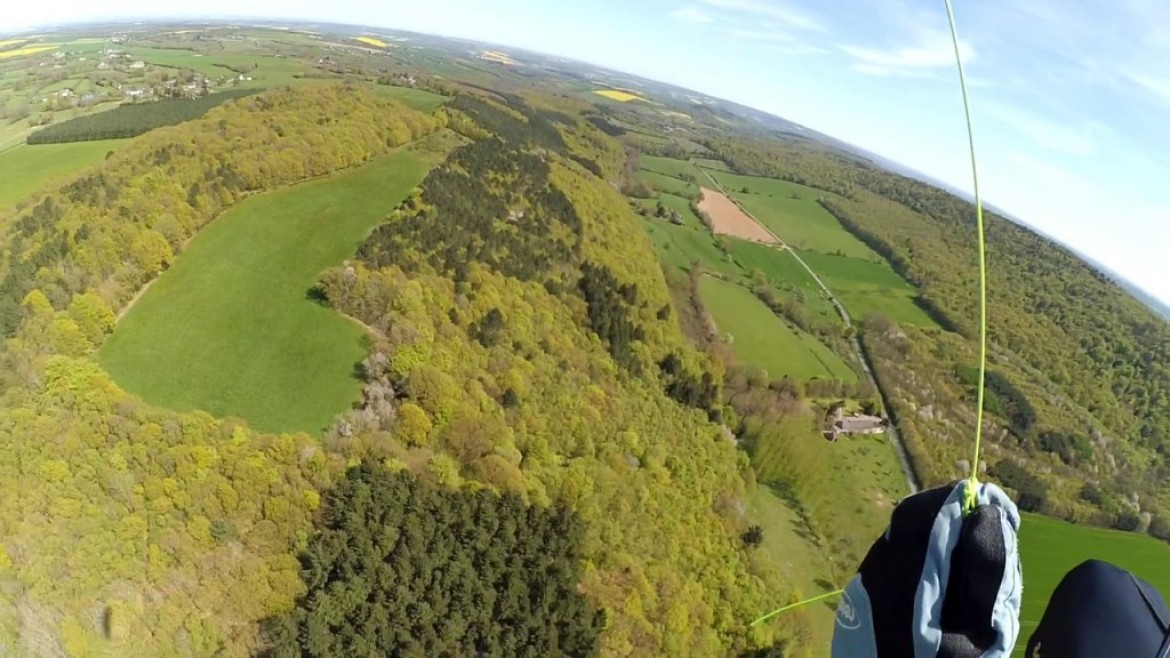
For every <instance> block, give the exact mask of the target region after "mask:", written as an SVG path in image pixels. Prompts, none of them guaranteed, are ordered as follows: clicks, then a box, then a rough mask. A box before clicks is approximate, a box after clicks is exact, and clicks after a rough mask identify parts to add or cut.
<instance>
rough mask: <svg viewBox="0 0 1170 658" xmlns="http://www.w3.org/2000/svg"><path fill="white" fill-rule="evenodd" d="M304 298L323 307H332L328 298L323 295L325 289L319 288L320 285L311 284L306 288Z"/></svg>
mask: <svg viewBox="0 0 1170 658" xmlns="http://www.w3.org/2000/svg"><path fill="white" fill-rule="evenodd" d="M305 299H307V300H309V301H311V302H313V303H315V304H320V305H321V306H324V307H325V308H332V307H331V306H329V298H328V297H326V296H325V291H324V290H322V289H321V286H313V287H311V288H309V289H308V290H306V291H305Z"/></svg>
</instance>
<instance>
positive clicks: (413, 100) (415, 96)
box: [375, 85, 447, 114]
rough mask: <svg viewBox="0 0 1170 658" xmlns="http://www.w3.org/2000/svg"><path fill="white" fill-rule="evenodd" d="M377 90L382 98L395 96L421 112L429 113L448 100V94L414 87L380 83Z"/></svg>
mask: <svg viewBox="0 0 1170 658" xmlns="http://www.w3.org/2000/svg"><path fill="white" fill-rule="evenodd" d="M375 91H376V92H377V94H378V96H380V97H382V98H393V99H394V100H398V101H402V102H403V103H405V104H406V105H407V106H409V107H412V108H414V109H416V110H418V111H419V112H426V113H427V114H430V113H431V112H434V111H435V110H437V109H439V106H440V105H442V104H443V103H446V102H447V97H446V96H440V95H439V94H434V93H431V92H429V91H425V90H423V89H415V88H413V87H392V86H388V85H378V86H377V87H376V89H375Z"/></svg>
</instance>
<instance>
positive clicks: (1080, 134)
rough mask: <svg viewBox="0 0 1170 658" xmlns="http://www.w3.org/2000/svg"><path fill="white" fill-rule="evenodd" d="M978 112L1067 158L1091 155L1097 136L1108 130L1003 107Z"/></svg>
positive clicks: (981, 108)
mask: <svg viewBox="0 0 1170 658" xmlns="http://www.w3.org/2000/svg"><path fill="white" fill-rule="evenodd" d="M976 111H977V112H980V111H981V112H984V113H986V114H987V115H988V116H991V117H993V118H995V119H997V120H999V121H1000V122H1002V123H1004V124H1007V125H1008V126H1010V127H1011V128H1013V129H1015V130H1016V131H1017V132H1019V133H1022V134H1024V135H1026V136H1027V137H1029V138H1030V139H1031V140H1032V141H1034V142H1036V143H1037V144H1039V145H1040V146H1043V147H1044V148H1046V149H1049V150H1052V151H1057V152H1060V153H1064V154H1067V155H1079V156H1084V155H1091V154H1092V153H1093V152H1094V150H1095V149H1096V142H1095V139H1094V135H1095V134H1097V133H1100V132H1102V131H1103V130H1105V128H1104V127H1103V126H1099V125H1096V124H1093V123H1087V122H1082V123H1081V124H1080V125H1076V126H1068V125H1064V124H1062V123H1060V122H1058V121H1055V120H1052V119H1047V118H1044V117H1041V116H1038V115H1036V114H1033V113H1032V112H1029V111H1027V110H1022V109H1020V108H1017V107H1012V106H1009V105H1005V104H1002V103H995V102H990V103H984V104H982V105H980V106H977V107H976Z"/></svg>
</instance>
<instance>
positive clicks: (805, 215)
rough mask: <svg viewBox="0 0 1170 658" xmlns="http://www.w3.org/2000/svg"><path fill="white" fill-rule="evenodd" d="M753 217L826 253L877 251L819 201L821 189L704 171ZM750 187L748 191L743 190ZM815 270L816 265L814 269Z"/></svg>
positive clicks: (797, 243)
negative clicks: (862, 240) (855, 234)
mask: <svg viewBox="0 0 1170 658" xmlns="http://www.w3.org/2000/svg"><path fill="white" fill-rule="evenodd" d="M704 171H706V172H707V173H709V174H711V176H712V177H714V178H715V180H717V181H719V184H720V185H721V186H722V187H723V189H724V190H725V191H726V192H727V193H728V194H729V195H731V196H732V197H733V198H734V199H735V200H736V201H739V203H740V204H741V205H743V207H744V209H746V210H747V211H748V212H749V213H751V215H752V216H753V217H755V218H756V219H757V220H759V221H760V222H763V224H764V225H765V226H767V227H768V228H769V229H771V230H772V232H773V233H775V234H776V235H777V236H779V237H780V239H781V240H783V241H784V242H785V243H787V244H788V245H790V246H792V247H795V248H797V249H802V250H812V251H819V252H822V253H826V254H833V253H838V252H840V253H842V254H844V255H846V256H855V257H858V258H872V257H873V256H874V253H873V251H871V250H870V248H869V247H867V246H865V244H863V243H862V242H861V241H860V240H858V239H857V238H855V237H853V235H851V234H850V233H849V232H848V231H846V230H845V229H844V227H842V226H841V223H840V222H838V221H837V218H836V217H833V216H832V215H830V214H829V212H828V211H827V210H825V209H824V208H822V207H821V206H820V204H818V203H817V199H818V198H819V197H822V196H825V195H826V194H827V193H826V192H822V191H821V190H817V189H813V188H811V187H805V186H804V185H797V184H796V183H789V182H786V181H781V180H775V179H772V178H759V177H757V176H740V175H738V174H729V173H726V172H720V171H712V170H704ZM744 188H747V190H748V191H747V192H746V193H745V192H744V191H743V190H744ZM814 269H815V268H814Z"/></svg>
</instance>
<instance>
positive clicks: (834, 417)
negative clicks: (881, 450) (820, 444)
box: [824, 407, 889, 441]
mask: <svg viewBox="0 0 1170 658" xmlns="http://www.w3.org/2000/svg"><path fill="white" fill-rule="evenodd" d="M826 420H827V421H828V422H826V423H825V431H824V435H825V438H826V439H828V440H829V441H836V440H837V439H838V438H840V437H841V435H842V434H844V435H847V436H855V435H866V434H883V433H885V431H886V425H887V424H888V423H889V421H888V420H886V419H885V418H882V417H880V416H867V415H865V414H849V415H846V414H845V410H844V409H842V408H841V407H837V408H836V409H834V410H833V412H832V413H831V414H830V415H829V417H828V418H827V419H826Z"/></svg>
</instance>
